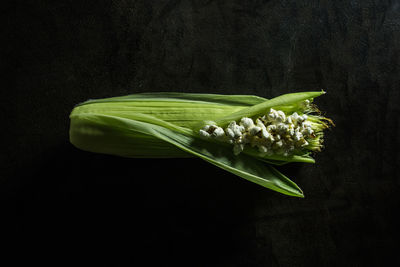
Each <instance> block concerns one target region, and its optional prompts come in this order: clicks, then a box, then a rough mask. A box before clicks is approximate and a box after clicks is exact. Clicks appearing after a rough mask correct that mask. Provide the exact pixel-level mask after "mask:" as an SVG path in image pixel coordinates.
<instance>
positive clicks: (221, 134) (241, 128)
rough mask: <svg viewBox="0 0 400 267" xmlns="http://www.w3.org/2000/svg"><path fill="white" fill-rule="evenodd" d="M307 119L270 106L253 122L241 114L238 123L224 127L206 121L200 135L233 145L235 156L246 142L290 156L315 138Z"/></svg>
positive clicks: (231, 123)
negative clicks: (268, 109) (264, 113)
mask: <svg viewBox="0 0 400 267" xmlns="http://www.w3.org/2000/svg"><path fill="white" fill-rule="evenodd" d="M307 119H308V116H307V115H306V114H303V115H299V114H297V113H296V112H294V113H292V114H291V115H289V116H287V115H286V114H285V113H284V112H283V111H281V110H274V109H272V108H271V109H270V111H269V113H268V114H267V115H263V116H260V117H258V118H256V119H255V121H253V119H251V118H247V117H244V118H242V119H241V120H240V122H236V121H232V122H230V123H229V125H228V126H227V127H226V128H225V129H223V128H222V127H219V126H217V125H215V124H208V125H205V126H204V127H203V128H202V129H201V130H200V132H199V134H200V136H202V137H203V138H215V139H217V140H220V141H223V142H228V143H230V144H233V152H234V154H235V155H238V154H240V153H241V152H242V151H243V149H244V148H245V146H246V145H251V146H252V147H257V148H258V150H259V151H260V152H261V153H262V154H266V155H274V154H277V155H284V156H289V155H291V154H293V152H294V151H295V150H301V149H303V148H305V147H306V146H308V144H309V142H308V141H309V140H310V139H311V138H314V137H315V134H314V130H313V129H312V123H311V122H309V121H307ZM307 140H308V141H307Z"/></svg>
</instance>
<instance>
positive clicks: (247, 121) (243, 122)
mask: <svg viewBox="0 0 400 267" xmlns="http://www.w3.org/2000/svg"><path fill="white" fill-rule="evenodd" d="M240 124H241V125H242V126H244V127H245V128H250V127H252V126H254V122H253V120H252V119H251V118H246V117H244V118H242V119H241V120H240Z"/></svg>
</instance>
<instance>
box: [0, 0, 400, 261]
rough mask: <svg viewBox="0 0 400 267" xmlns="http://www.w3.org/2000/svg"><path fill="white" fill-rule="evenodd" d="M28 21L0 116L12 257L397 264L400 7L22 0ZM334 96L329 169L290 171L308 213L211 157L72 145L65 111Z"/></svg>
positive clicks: (324, 162) (323, 101)
mask: <svg viewBox="0 0 400 267" xmlns="http://www.w3.org/2000/svg"><path fill="white" fill-rule="evenodd" d="M245 2H246V3H245ZM17 10H18V12H17V13H16V16H15V14H10V16H8V17H6V18H7V19H9V20H8V21H9V22H10V21H16V22H19V26H20V27H18V30H9V32H10V33H11V32H12V34H10V35H12V38H17V39H18V40H19V42H18V45H17V46H16V47H14V48H12V47H8V49H9V50H10V51H11V50H12V49H15V51H16V53H15V54H16V55H17V60H16V61H15V63H16V64H15V63H13V64H10V66H16V72H17V79H16V81H15V82H16V91H15V90H9V91H8V92H9V93H8V95H7V97H4V98H3V104H4V106H3V107H2V113H3V110H6V111H8V110H9V111H11V112H12V113H11V114H12V115H11V117H9V120H7V122H6V124H5V126H7V127H6V128H7V129H3V132H4V131H5V132H8V133H10V134H11V135H12V136H14V138H13V139H14V140H15V141H16V142H8V143H7V144H4V145H3V147H2V150H1V151H2V152H1V154H2V155H1V162H2V167H1V172H2V174H1V180H2V181H1V191H2V193H1V196H2V200H1V205H2V207H3V208H2V210H3V211H4V212H5V213H4V214H5V216H4V218H7V219H6V221H7V222H10V226H9V228H6V229H8V230H9V232H12V233H13V234H14V233H15V234H18V235H14V236H15V239H16V240H17V241H18V242H19V248H18V251H24V252H23V253H19V256H18V258H17V259H23V258H24V259H28V260H30V261H32V262H33V261H39V262H49V263H53V264H55V265H58V264H56V263H63V262H71V263H76V262H84V263H95V264H101V265H103V264H105V265H111V264H113V265H125V264H128V263H132V264H134V263H139V262H141V261H142V260H146V264H143V263H141V264H140V265H138V266H146V265H153V264H154V265H157V266H175V265H177V264H179V263H183V264H185V265H186V266H385V265H387V263H388V262H390V261H391V260H395V261H397V262H399V258H398V255H396V253H397V254H398V230H397V228H398V225H399V221H398V220H397V219H396V215H397V213H398V210H399V207H400V196H399V191H400V190H399V189H400V177H399V175H398V172H397V166H399V164H400V158H399V152H398V149H399V141H400V130H399V127H400V121H399V117H398V113H399V111H400V110H399V109H400V108H399V104H398V103H399V100H400V91H399V89H400V69H399V68H400V67H399V64H400V34H399V32H400V19H399V18H400V1H396V0H392V1H370V0H368V1H311V0H304V1H275V0H270V1H212V0H211V1H196V0H192V1H179V0H171V1H92V2H91V1H24V2H23V3H22V4H20V5H17ZM5 51H6V52H7V51H8V50H5ZM321 88H324V89H325V90H326V91H327V92H328V94H326V95H325V96H323V97H321V98H320V99H317V101H316V103H317V104H318V105H319V107H320V108H321V109H322V110H324V111H326V114H327V115H328V116H330V117H331V118H332V119H333V120H334V121H335V123H336V125H337V127H336V128H334V129H333V131H330V132H328V133H327V138H326V149H325V150H324V152H323V153H321V154H319V155H318V156H317V158H316V159H317V164H315V165H306V164H294V165H291V166H285V167H284V168H282V169H281V170H282V171H283V172H284V173H286V174H288V175H289V176H290V177H292V178H293V180H294V181H295V182H296V183H297V184H299V185H300V187H301V188H302V189H303V190H304V192H305V195H306V198H305V199H296V198H290V197H286V196H283V195H280V194H277V193H275V192H272V191H269V190H266V189H263V188H261V187H259V186H257V185H253V184H250V183H248V182H246V181H243V180H241V179H239V178H237V177H235V176H233V175H230V174H228V173H226V172H224V171H222V170H220V169H217V168H215V167H213V166H211V165H209V164H207V163H205V162H203V161H201V160H198V159H184V160H175V159H170V160H146V159H140V160H133V159H124V158H117V157H111V156H105V155H96V154H91V153H86V152H82V151H79V150H77V149H75V148H74V147H73V146H72V145H70V144H69V142H68V127H69V120H68V115H69V112H70V110H71V109H72V107H73V106H74V104H76V103H78V102H81V101H84V100H86V99H88V98H100V97H108V96H116V95H124V94H128V93H135V92H148V91H178V92H201V93H206V92H209V93H226V94H228V93H235V94H255V95H260V96H263V97H268V98H270V97H274V96H277V95H280V94H283V93H288V92H296V91H303V90H304V91H308V90H320V89H321ZM193 171H194V173H193ZM2 220H4V219H2ZM17 236H18V237H17ZM20 237H21V238H20ZM137 246H139V248H137ZM25 251H26V253H25ZM156 263H157V264H156ZM160 263H162V264H160Z"/></svg>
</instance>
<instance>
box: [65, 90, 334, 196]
mask: <svg viewBox="0 0 400 267" xmlns="http://www.w3.org/2000/svg"><path fill="white" fill-rule="evenodd" d="M323 93H324V92H306V93H295V94H287V95H282V96H279V97H276V98H274V99H271V100H267V99H265V98H262V97H257V96H248V95H215V94H185V93H147V94H133V95H128V96H122V97H113V98H106V99H98V100H89V101H86V102H84V103H81V104H79V105H77V106H76V107H75V108H74V109H73V110H72V112H71V115H70V119H71V125H70V141H71V143H72V144H73V145H75V146H76V147H78V148H80V149H82V150H86V151H91V152H97V153H105V154H112V155H118V156H123V157H132V158H139V157H142V158H143V157H145V158H166V157H174V158H180V157H199V158H201V159H203V160H205V161H207V162H210V163H211V164H214V165H216V166H218V167H220V168H222V169H225V170H227V171H229V172H231V173H233V174H236V175H238V176H240V177H242V178H244V179H247V180H249V181H251V182H254V183H257V184H259V185H261V186H264V187H266V188H269V189H272V190H275V191H277V192H280V193H283V194H286V195H291V196H297V197H303V192H302V191H301V189H300V188H299V187H298V186H297V185H296V184H295V183H294V182H292V181H291V180H289V179H288V178H287V177H286V176H284V175H283V174H281V173H280V172H279V171H278V170H276V169H275V168H274V167H273V166H272V165H282V164H285V163H288V162H308V163H314V159H312V158H311V156H310V152H311V151H318V150H320V148H321V142H322V137H323V135H322V131H323V130H324V129H325V128H327V127H328V124H329V120H328V119H326V118H323V117H321V116H318V115H311V113H312V112H316V111H317V109H316V107H315V106H314V105H312V104H308V103H309V102H310V101H312V100H313V98H315V97H317V96H319V95H321V94H323ZM305 101H306V102H305ZM307 101H308V102H307ZM304 103H307V104H304ZM272 108H273V109H272ZM274 109H276V110H278V113H279V112H281V113H279V114H283V113H285V114H287V117H288V118H289V114H292V113H294V112H297V113H298V114H308V119H307V121H308V127H309V129H308V130H309V131H310V132H313V133H314V131H315V134H312V135H310V136H309V137H308V139H307V140H308V141H309V142H306V143H307V146H304V145H302V146H300V145H298V149H292V150H290V151H291V152H290V154H289V153H288V152H285V153H284V154H282V153H280V152H279V151H280V150H279V151H278V150H277V151H273V150H272V148H273V147H275V146H276V144H278V145H279V144H280V143H277V141H276V140H275V143H271V144H269V145H270V146H269V153H264V152H265V151H264V152H263V151H261V152H260V151H258V150H257V149H256V148H255V147H250V144H252V145H254V144H253V143H250V141H246V142H247V144H248V145H247V147H245V148H244V149H243V147H244V145H245V144H246V142H245V141H240V140H241V139H240V138H242V137H240V138H236V137H234V136H233V135H232V138H231V139H229V138H228V135H227V134H226V132H225V131H227V130H228V128H229V127H228V124H229V125H231V126H232V123H233V122H236V121H238V120H239V121H240V119H242V118H244V117H246V120H247V121H248V122H252V119H254V120H256V119H257V118H258V120H257V122H258V123H260V121H261V117H260V116H263V115H265V114H267V113H268V112H275V111H274ZM297 113H296V114H297ZM271 116H272V115H271ZM282 116H283V117H286V116H284V115H282ZM303 116H305V115H303ZM247 117H248V118H247ZM263 118H264V123H266V124H265V125H271V124H273V123H275V122H272V121H269V122H265V121H266V120H268V119H265V118H266V117H265V116H264V117H263ZM277 119H278V120H279V117H277ZM287 120H290V119H287ZM237 123H238V125H239V124H240V122H237ZM277 125H278V128H279V127H281V128H282V127H283V126H282V125H283V121H282V118H281V122H280V124H277ZM299 125H300V124H299ZM261 126H263V125H261ZM204 127H206V128H204ZM223 127H228V128H226V129H225V131H224V130H223ZM271 127H272V126H270V127H269V128H271ZM285 127H286V126H285ZM285 127H283V128H285ZM286 128H287V127H286ZM286 128H285V129H286ZM303 128H304V127H303ZM303 128H302V129H303ZM311 128H312V129H313V130H311ZM202 129H208V132H207V133H206V132H205V131H204V130H202ZM215 129H219V137H218V138H212V137H214V136H216V132H217V131H215ZM232 129H233V128H232ZM240 129H241V130H242V133H239V134H240V135H241V134H243V137H246V136H250V134H249V131H251V132H252V133H254V136H251V138H253V139H254V138H256V139H257V138H258V139H257V140H261V141H260V142H264V141H265V140H263V139H262V138H259V137H258V136H260V137H261V134H260V133H256V132H257V130H258V128H256V129H249V128H245V127H241V128H240ZM299 129H300V128H299ZM304 129H305V128H304ZM304 129H303V130H304ZM305 130H307V129H305ZM213 131H215V133H213ZM298 131H300V130H298ZM201 133H203V134H204V135H206V136H209V138H204V136H202V135H201ZM279 133H280V134H281V135H282V137H280V138H281V139H282V141H281V143H282V142H286V143H285V144H287V145H288V144H289V141H287V140H291V139H290V138H291V137H290V136H289V135H287V137H288V138H289V139H284V138H286V137H285V136H286V135H285V136H284V135H283V133H282V132H279ZM256 134H257V136H256ZM272 134H274V137H275V139H276V137H277V136H278V132H275V131H274V132H271V135H272ZM298 134H299V133H298ZM235 138H236V139H235ZM271 138H272V137H271ZM228 139H229V140H228ZM239 139H240V140H239ZM253 139H251V140H253ZM249 140H250V139H249ZM285 140H286V141H285ZM304 141H305V140H304ZM304 141H303V143H304ZM234 142H236V143H235V146H238V144H239V143H240V142H242V143H240V145H241V147H242V150H243V151H241V152H242V153H234V152H233V151H232V147H233V145H232V143H234ZM293 142H295V141H293ZM296 144H298V143H296ZM260 147H264V143H263V144H262V145H260V146H259V148H260ZM265 147H267V145H266V144H265ZM264 150H267V148H265V149H264Z"/></svg>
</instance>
